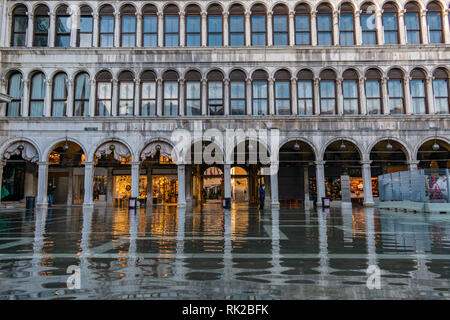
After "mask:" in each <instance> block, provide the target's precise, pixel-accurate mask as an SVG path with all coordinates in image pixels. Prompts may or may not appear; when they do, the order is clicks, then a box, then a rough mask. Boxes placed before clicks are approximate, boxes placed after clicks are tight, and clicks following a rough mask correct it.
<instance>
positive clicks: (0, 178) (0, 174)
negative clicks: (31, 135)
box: [0, 161, 6, 203]
mask: <svg viewBox="0 0 450 320" xmlns="http://www.w3.org/2000/svg"><path fill="white" fill-rule="evenodd" d="M5 166H6V162H3V161H1V162H0V190H2V188H3V186H2V183H3V168H4V167H5ZM1 202H2V198H1V197H0V203H1Z"/></svg>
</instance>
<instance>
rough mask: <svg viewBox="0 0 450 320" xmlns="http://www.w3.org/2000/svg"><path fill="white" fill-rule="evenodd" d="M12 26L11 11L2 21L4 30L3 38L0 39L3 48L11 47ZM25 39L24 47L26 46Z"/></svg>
mask: <svg viewBox="0 0 450 320" xmlns="http://www.w3.org/2000/svg"><path fill="white" fill-rule="evenodd" d="M12 25H13V18H12V11H10V12H8V17H7V20H6V21H3V27H2V28H3V29H2V30H5V31H4V32H3V33H4V37H2V43H3V46H4V47H8V46H11V43H12V39H11V33H12ZM26 44H27V43H26V39H25V43H24V45H26Z"/></svg>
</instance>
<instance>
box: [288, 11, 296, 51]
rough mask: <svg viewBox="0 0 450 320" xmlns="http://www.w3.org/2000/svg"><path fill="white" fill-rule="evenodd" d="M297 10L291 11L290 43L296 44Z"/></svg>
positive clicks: (291, 44)
mask: <svg viewBox="0 0 450 320" xmlns="http://www.w3.org/2000/svg"><path fill="white" fill-rule="evenodd" d="M294 18H295V12H294V11H290V12H289V45H290V46H295V21H294Z"/></svg>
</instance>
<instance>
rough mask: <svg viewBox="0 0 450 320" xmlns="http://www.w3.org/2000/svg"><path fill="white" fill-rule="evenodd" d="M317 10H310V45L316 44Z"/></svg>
mask: <svg viewBox="0 0 450 320" xmlns="http://www.w3.org/2000/svg"><path fill="white" fill-rule="evenodd" d="M316 14H317V11H311V45H313V46H317V19H316Z"/></svg>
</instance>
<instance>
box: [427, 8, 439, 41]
mask: <svg viewBox="0 0 450 320" xmlns="http://www.w3.org/2000/svg"><path fill="white" fill-rule="evenodd" d="M441 12H442V8H441V6H440V5H439V4H438V3H437V2H430V3H429V4H428V6H427V22H428V29H429V31H430V43H442V42H443V41H442V39H443V34H442V33H443V32H442V15H441Z"/></svg>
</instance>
